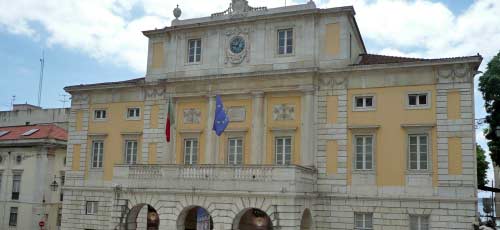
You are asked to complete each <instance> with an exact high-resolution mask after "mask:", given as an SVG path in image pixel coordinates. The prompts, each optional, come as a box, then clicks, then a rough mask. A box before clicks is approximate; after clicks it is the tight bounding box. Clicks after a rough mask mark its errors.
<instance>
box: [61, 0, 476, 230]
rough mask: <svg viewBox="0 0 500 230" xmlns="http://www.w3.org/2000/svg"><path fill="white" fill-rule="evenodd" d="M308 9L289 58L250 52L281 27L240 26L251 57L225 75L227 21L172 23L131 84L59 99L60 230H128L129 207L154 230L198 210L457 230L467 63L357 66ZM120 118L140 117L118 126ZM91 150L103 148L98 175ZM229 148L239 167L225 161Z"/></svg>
mask: <svg viewBox="0 0 500 230" xmlns="http://www.w3.org/2000/svg"><path fill="white" fill-rule="evenodd" d="M309 4H311V3H308V4H307V6H304V7H305V8H304V9H302V10H305V11H303V12H302V11H301V12H302V13H307V12H309V11H308V10H312V11H311V13H313V14H316V13H317V14H320V16H318V17H317V18H313V17H309V16H308V15H306V16H297V17H296V18H297V20H296V21H295V22H293V23H295V24H297V28H301V29H304V30H307V31H309V30H314V31H315V33H305V32H304V31H301V30H297V31H296V32H298V33H299V34H300V35H299V36H301V38H300V39H297V40H295V41H296V43H299V44H298V45H297V46H296V47H295V48H297V49H296V50H297V53H296V56H292V57H284V58H283V59H280V58H277V57H274V56H273V55H271V56H269V55H270V54H269V52H273V51H272V50H274V49H269V50H271V51H269V50H268V49H265V47H266V46H265V45H264V46H258V45H257V44H258V42H259V41H260V40H258V39H262V38H265V39H263V40H262V42H263V43H264V44H266V45H270V46H272V45H271V44H268V43H274V41H273V39H267V38H268V37H272V36H270V35H269V36H268V35H266V34H267V33H273V32H272V31H274V29H272V28H275V26H276V25H278V24H280V23H284V22H285V21H286V20H284V19H287V18H288V16H286V17H283V18H281V19H280V20H277V21H276V22H275V21H273V20H271V18H267V17H266V18H265V19H266V20H268V21H270V22H268V21H266V22H265V23H264V22H261V21H259V20H260V19H259V20H257V21H258V22H255V24H251V23H250V24H245V23H243V24H242V25H245V26H249V27H251V28H254V29H255V32H256V33H255V34H252V35H250V37H249V38H248V39H249V40H248V41H249V42H250V43H249V44H250V45H251V47H253V48H252V49H251V50H250V51H249V52H250V53H251V54H252V57H251V59H250V60H248V61H247V62H242V63H240V65H238V64H234V63H232V64H227V63H224V60H223V59H224V55H223V51H221V50H224V49H226V48H223V47H224V46H223V44H225V45H227V43H225V42H224V41H225V40H227V39H226V38H224V37H223V36H221V34H223V32H224V30H226V29H228V28H229V27H231V26H234V22H237V20H236V19H235V20H236V21H231V22H227V21H223V23H226V22H227V23H228V24H227V25H226V24H224V26H221V27H217V28H218V29H214V27H212V25H211V24H210V23H214V22H219V21H217V20H214V21H211V20H210V19H207V18H205V19H200V20H202V23H200V24H196V23H195V24H192V25H191V24H189V23H188V21H185V22H182V21H180V22H179V21H177V22H176V23H180V24H176V25H177V26H178V27H176V28H175V29H174V28H166V29H164V30H154V31H146V32H144V33H145V34H146V35H147V36H148V37H149V39H150V40H149V41H150V43H149V56H148V72H147V76H146V77H145V78H141V79H133V80H129V81H123V82H114V83H102V84H93V85H83V86H82V85H81V86H72V87H68V88H66V90H67V91H68V92H69V93H71V94H72V98H73V101H72V109H71V116H70V124H69V127H70V139H69V144H68V164H69V165H71V170H69V171H68V172H67V185H66V186H65V192H64V196H65V201H64V209H63V216H64V217H66V218H64V220H63V229H74V228H80V229H110V228H111V229H124V228H126V227H127V226H128V228H129V229H130V228H132V229H133V228H135V227H134V226H136V225H141V224H142V225H144V223H143V222H141V221H140V220H137V218H136V217H137V216H138V215H139V216H144V213H145V211H144V210H143V209H142V208H144V207H148V211H147V212H148V213H149V209H154V210H155V212H156V213H157V215H158V216H159V222H160V229H184V227H185V226H187V225H186V223H184V220H185V218H187V217H186V216H188V215H189V213H190V212H191V211H190V210H192V208H193V207H202V208H204V209H206V210H207V212H208V213H209V214H210V216H211V217H212V218H213V223H214V229H237V228H238V223H239V221H240V219H241V217H242V216H244V215H245V214H244V213H245V212H246V211H247V210H249V209H252V208H255V209H259V210H261V211H262V212H264V213H265V214H267V216H268V217H269V221H270V222H272V225H273V226H274V227H275V228H279V229H308V228H309V229H353V228H355V225H356V223H357V222H356V221H355V220H356V219H357V218H359V216H360V215H361V216H363V218H369V219H370V220H371V223H372V227H373V229H391V228H392V229H403V228H408V226H409V225H410V224H411V222H412V221H411V220H414V219H412V218H417V219H418V222H419V223H420V222H422V221H423V222H428V223H429V226H430V227H431V228H432V229H449V228H452V229H470V228H472V224H473V222H474V221H475V216H476V205H475V203H476V192H475V188H476V181H475V180H476V179H475V152H474V143H475V141H474V130H473V119H474V114H473V101H472V98H473V76H474V74H475V71H476V70H477V67H478V65H479V63H480V62H481V58H480V57H479V56H471V57H462V58H448V59H414V58H400V57H388V56H381V55H367V54H364V55H361V56H358V54H357V53H356V52H358V53H359V52H361V53H362V52H364V48H362V44H359V45H352V44H353V43H356V41H355V40H356V39H359V42H361V38H360V37H357V35H355V34H356V31H357V27H356V25H355V21H354V18H353V17H351V16H350V15H349V13H348V12H351V11H350V10H348V9H347V11H345V10H346V9H345V8H342V9H331V10H326V11H324V12H325V15H322V11H315V9H313V8H311V9H309V8H308V7H311V6H310V5H309ZM292 8H293V7H292ZM292 8H288V10H291V11H290V12H292V11H293V12H295V10H292ZM293 9H295V8H293ZM281 10H284V12H288V11H287V9H281ZM313 11H314V12H313ZM252 12H253V11H252ZM290 12H289V13H290ZM295 13H297V12H295ZM314 20H317V23H313V24H314V26H311V28H309V27H308V26H307V25H309V24H308V23H312V21H314ZM194 21H196V20H194ZM194 21H192V22H194ZM337 22H338V24H336V23H337ZM182 23H185V24H182ZM203 23H208V24H207V25H206V26H205V24H203ZM221 23H222V22H221ZM259 23H264V24H266V23H267V24H266V25H260V24H259ZM290 23H291V22H287V23H285V24H290ZM293 23H292V24H293ZM311 25H312V24H311ZM183 26H184V27H183ZM312 27H314V28H312ZM294 28H295V27H294ZM269 31H271V32H269ZM249 33H250V32H249ZM262 34H264V35H265V36H264V35H262ZM257 35H259V36H257ZM260 35H262V36H260ZM353 35H355V36H353ZM199 36H201V37H202V38H201V39H202V42H203V43H204V44H205V43H208V44H211V45H212V46H210V47H208V48H205V49H202V52H203V53H205V54H204V55H205V56H204V57H202V62H201V63H197V64H196V65H195V64H192V65H191V64H189V65H186V63H184V59H186V58H187V57H186V53H185V52H187V50H186V42H187V39H188V38H190V37H199ZM302 36H303V37H302ZM307 36H310V37H309V38H310V39H305V38H306V37H307ZM351 36H353V37H351ZM325 38H326V39H325ZM266 39H267V40H266ZM350 39H354V40H350ZM311 41H316V42H313V43H314V45H312V44H311ZM349 41H350V42H349ZM329 42H332V43H329ZM361 43H362V42H361ZM346 44H351V45H349V46H348V45H346ZM221 47H222V48H221ZM263 47H264V48H263ZM307 47H310V48H311V49H310V50H309V49H307ZM262 49H265V50H262ZM299 51H300V52H299ZM219 52H222V54H221V55H218V54H219ZM301 52H302V53H301ZM310 55H313V56H312V61H311V60H310V59H311V56H310ZM369 58H375V59H376V60H368V59H369ZM305 59H307V60H305ZM381 60H382V61H381ZM297 63H299V64H300V63H301V64H303V65H299V64H297ZM309 65H310V66H309ZM303 67H304V68H303ZM305 67H311V68H305ZM216 95H220V96H221V98H222V101H223V103H224V106H225V109H226V111H227V113H228V115H229V119H230V123H229V126H228V127H227V129H226V131H225V132H224V133H223V134H222V135H221V136H216V135H215V133H214V131H213V130H212V127H213V120H214V111H215V105H216ZM420 96H422V98H421V97H420ZM359 99H361V100H359ZM169 104H170V105H172V106H171V107H172V108H173V111H171V117H170V118H171V124H172V129H171V130H172V134H171V141H170V142H166V140H165V139H166V138H165V127H166V120H167V113H168V110H169V109H168V107H169ZM129 108H138V109H139V110H140V116H139V117H138V118H137V119H127V114H128V109H129ZM98 110H104V111H106V118H104V119H99V117H101V116H102V112H96V111H98ZM98 114H100V115H98ZM96 118H97V119H96ZM131 139H134V140H136V141H137V146H136V148H137V160H136V161H133V162H129V161H128V160H127V157H126V156H127V150H126V145H125V143H126V141H127V140H131ZM95 141H102V143H103V146H104V148H103V149H104V150H103V152H102V155H103V157H102V166H101V165H100V163H99V160H97V164H95V163H96V162H95V159H94V157H93V153H95V152H96V151H95V147H94V143H95ZM368 143H369V144H368ZM240 144H241V150H238V151H240V152H241V157H240V158H241V160H239V158H238V156H236V157H235V156H233V157H232V158H231V156H230V154H231V153H234V151H235V149H238V145H240ZM235 146H236V147H235ZM231 148H233V149H231ZM231 151H233V152H231ZM285 151H288V152H289V153H290V154H288V155H286V154H283V152H285ZM358 161H360V162H361V164H358ZM95 202H97V203H96V204H98V205H95V204H94V203H95ZM138 210H142V211H141V212H139V211H138ZM140 213H142V214H140ZM309 214H310V215H309ZM307 216H310V217H311V218H310V219H311V220H308V221H303V220H304V219H306V218H307ZM142 221H143V220H142ZM307 222H310V223H311V225H308V226H304V225H305V224H304V223H307ZM75 226H78V227H75Z"/></svg>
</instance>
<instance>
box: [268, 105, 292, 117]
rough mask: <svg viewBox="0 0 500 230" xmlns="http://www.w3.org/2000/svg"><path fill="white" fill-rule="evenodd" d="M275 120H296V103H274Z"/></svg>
mask: <svg viewBox="0 0 500 230" xmlns="http://www.w3.org/2000/svg"><path fill="white" fill-rule="evenodd" d="M273 120H275V121H287V120H295V105H291V104H278V105H274V107H273Z"/></svg>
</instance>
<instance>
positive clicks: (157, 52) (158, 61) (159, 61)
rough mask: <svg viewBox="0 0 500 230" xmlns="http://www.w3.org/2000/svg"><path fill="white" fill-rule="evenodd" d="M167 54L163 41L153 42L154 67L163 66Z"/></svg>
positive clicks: (152, 64) (152, 65)
mask: <svg viewBox="0 0 500 230" xmlns="http://www.w3.org/2000/svg"><path fill="white" fill-rule="evenodd" d="M164 57H165V54H164V51H163V42H155V43H153V62H152V63H151V67H152V68H162V67H163V63H164V62H165V58H164Z"/></svg>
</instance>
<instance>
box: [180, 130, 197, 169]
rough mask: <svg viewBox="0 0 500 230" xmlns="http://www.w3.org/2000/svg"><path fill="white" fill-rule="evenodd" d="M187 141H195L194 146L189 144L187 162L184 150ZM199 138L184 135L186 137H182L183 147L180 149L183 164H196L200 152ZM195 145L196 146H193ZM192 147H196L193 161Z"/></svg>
mask: <svg viewBox="0 0 500 230" xmlns="http://www.w3.org/2000/svg"><path fill="white" fill-rule="evenodd" d="M188 141H191V142H193V141H196V146H195V145H193V144H191V146H190V152H189V162H187V161H186V154H187V152H186V150H187V148H186V147H187V142H188ZM199 145H200V140H199V138H197V137H186V138H183V149H182V153H183V155H182V156H183V163H184V165H197V164H198V162H199V157H200V156H199V154H200V146H199ZM194 147H196V148H194ZM193 149H196V152H195V153H196V160H195V161H194V162H193Z"/></svg>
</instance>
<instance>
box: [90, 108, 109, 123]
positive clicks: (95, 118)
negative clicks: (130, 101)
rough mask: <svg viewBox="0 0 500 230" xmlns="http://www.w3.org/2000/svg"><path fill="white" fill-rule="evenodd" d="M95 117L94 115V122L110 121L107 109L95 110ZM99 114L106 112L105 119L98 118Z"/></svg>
mask: <svg viewBox="0 0 500 230" xmlns="http://www.w3.org/2000/svg"><path fill="white" fill-rule="evenodd" d="M93 111H94V112H93V115H92V118H93V120H94V121H105V120H107V119H108V110H107V109H103V108H102V109H94V110H93ZM98 112H104V113H103V114H104V117H97V113H98Z"/></svg>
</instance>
